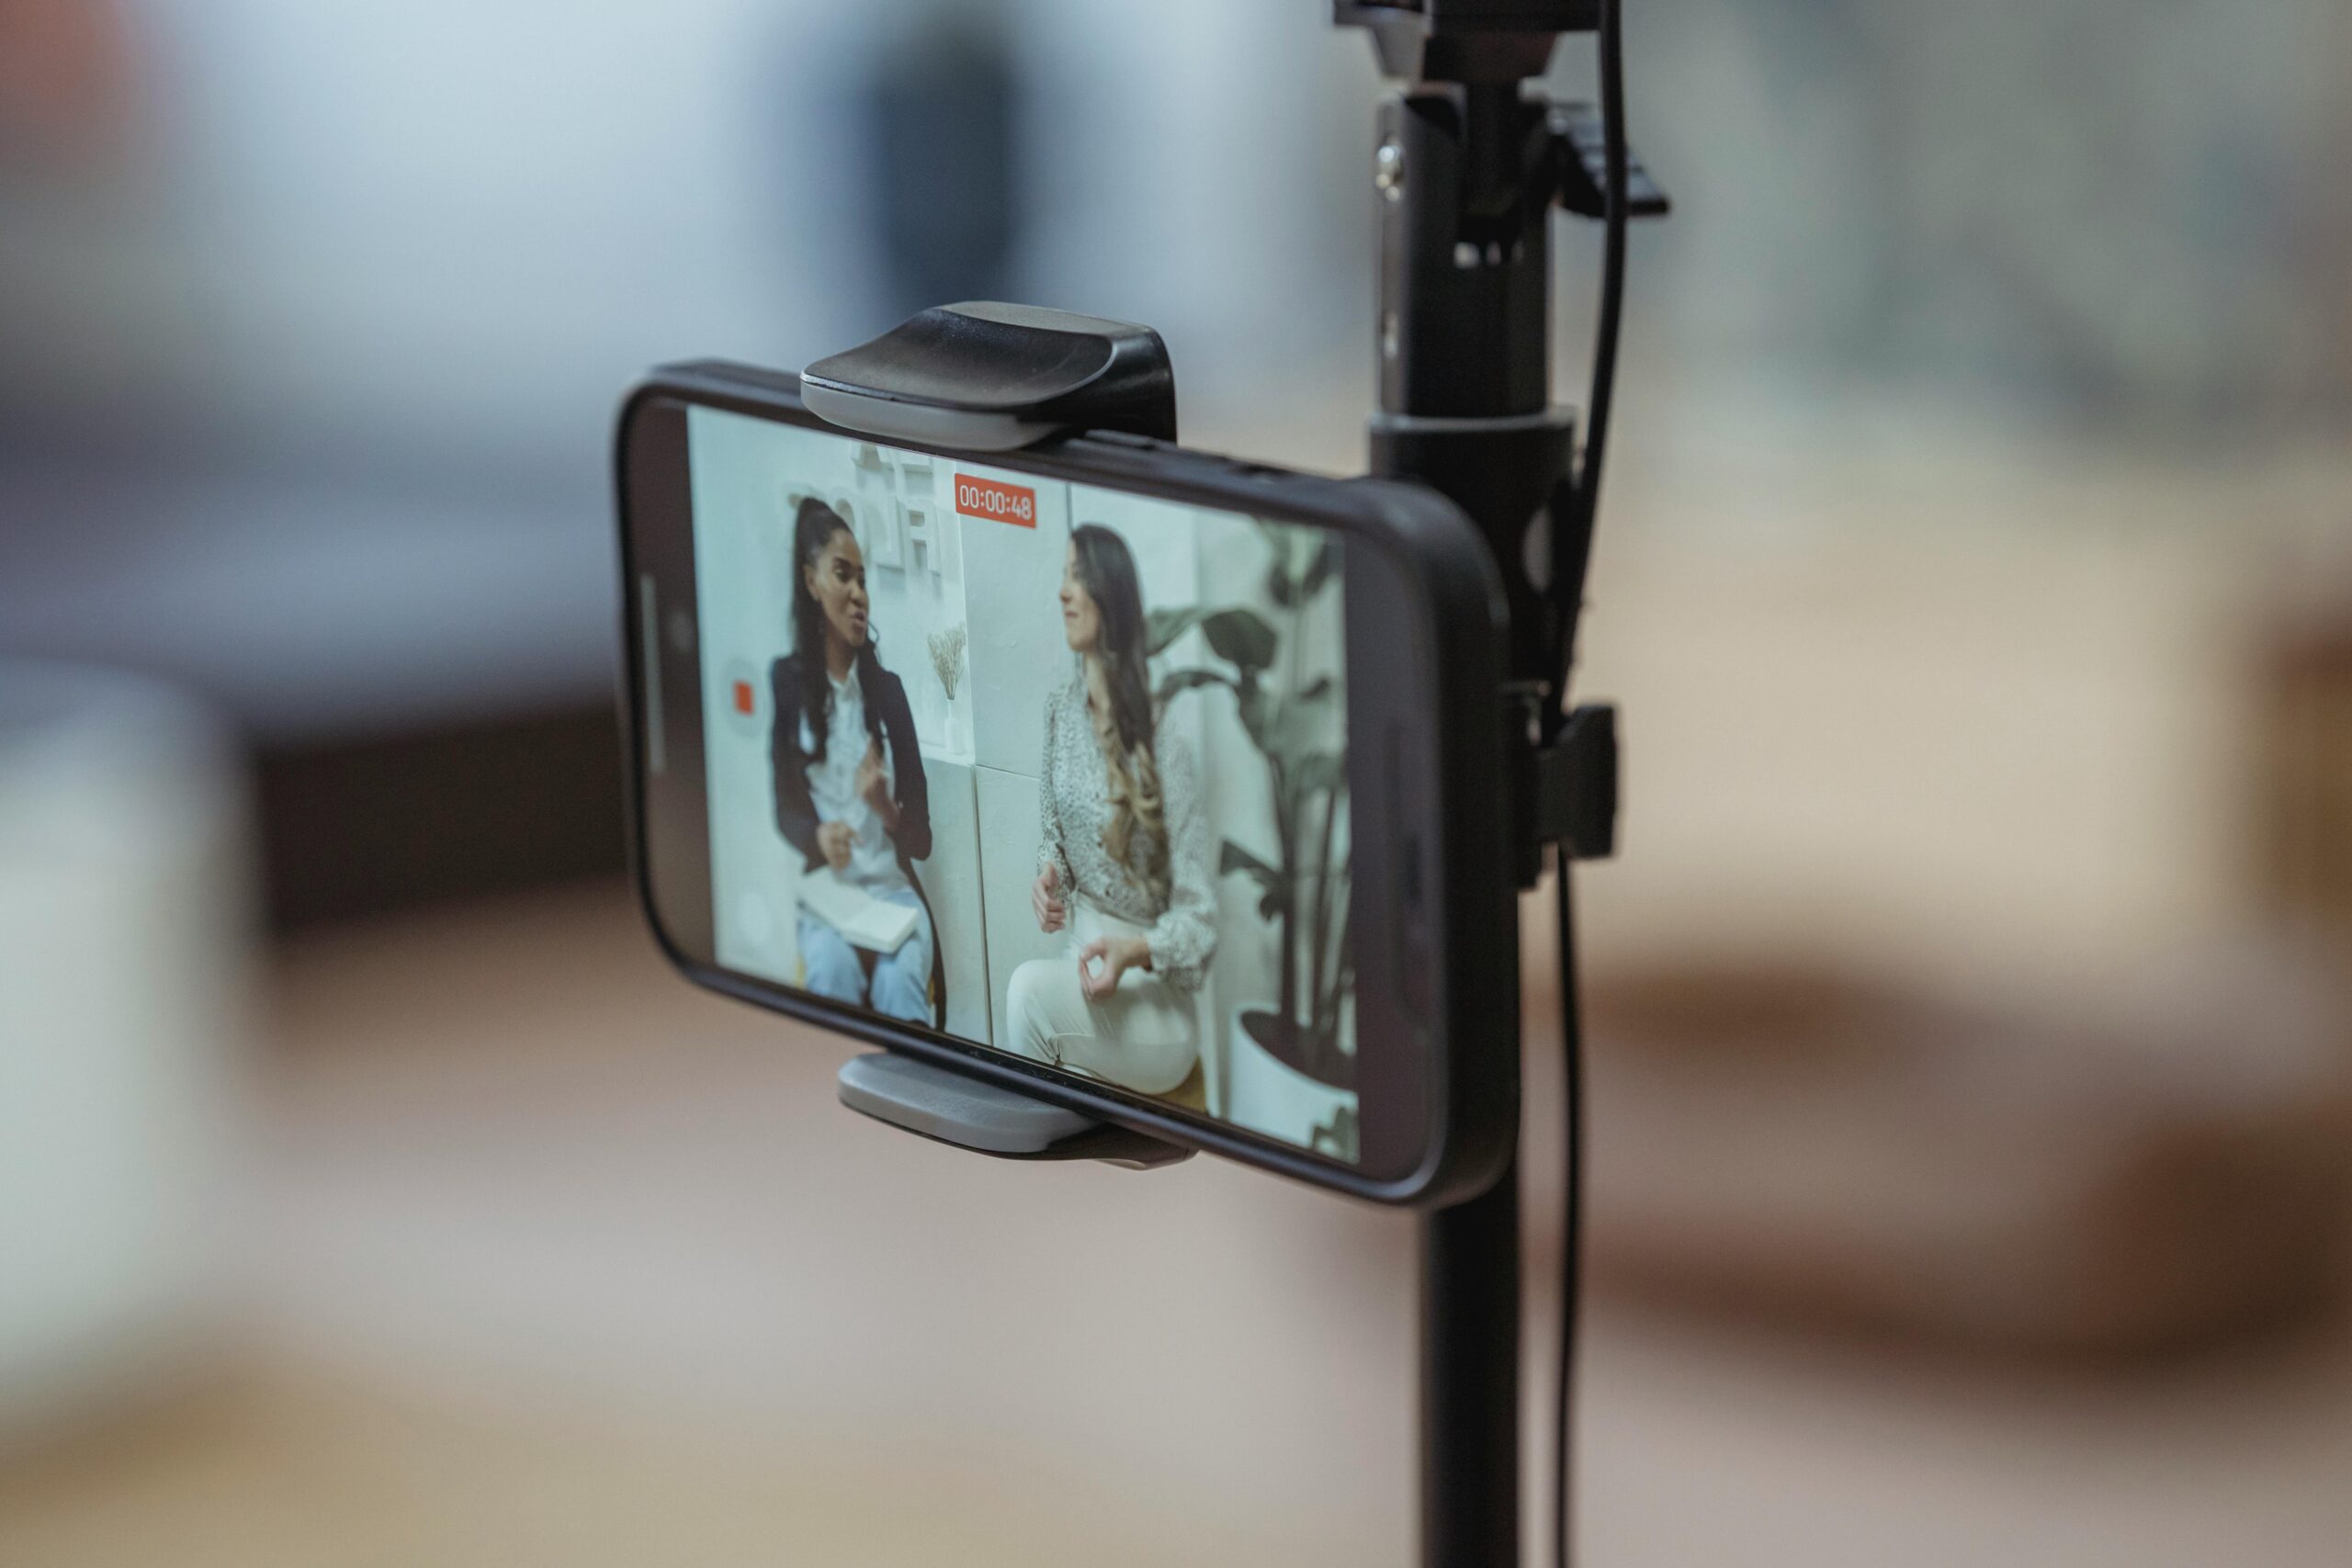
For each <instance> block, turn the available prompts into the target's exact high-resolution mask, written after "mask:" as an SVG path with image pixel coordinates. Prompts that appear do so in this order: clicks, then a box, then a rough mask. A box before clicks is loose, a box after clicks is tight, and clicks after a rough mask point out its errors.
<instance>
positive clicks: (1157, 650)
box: [1143, 604, 1208, 657]
mask: <svg viewBox="0 0 2352 1568" xmlns="http://www.w3.org/2000/svg"><path fill="white" fill-rule="evenodd" d="M1207 613H1208V612H1207V611H1205V610H1203V609H1202V608H1201V607H1200V606H1199V605H1197V604H1187V605H1184V606H1183V607H1182V608H1181V609H1170V610H1151V611H1148V612H1146V613H1145V615H1144V618H1143V623H1144V627H1143V641H1144V651H1145V652H1147V653H1149V654H1151V655H1153V656H1154V657H1157V656H1159V654H1162V653H1165V652H1167V651H1168V645H1169V644H1170V643H1172V642H1174V641H1175V640H1176V639H1177V638H1178V637H1182V636H1183V635H1184V634H1185V633H1186V632H1188V631H1191V630H1192V629H1193V627H1194V626H1198V625H1200V623H1201V618H1202V617H1203V616H1204V615H1206V614H1207Z"/></svg>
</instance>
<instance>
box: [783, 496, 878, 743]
mask: <svg viewBox="0 0 2352 1568" xmlns="http://www.w3.org/2000/svg"><path fill="white" fill-rule="evenodd" d="M849 532H850V525H849V524H848V523H847V522H845V521H843V520H842V514H841V513H838V512H836V511H834V510H833V509H832V508H831V507H830V506H828V505H826V504H825V503H824V502H821V501H819V500H818V499H817V498H816V497H815V496H813V495H812V496H810V497H809V498H808V499H807V500H805V501H803V502H801V503H800V509H799V510H798V511H797V512H796V513H793V517H792V656H793V658H794V659H795V660H797V661H798V663H799V666H800V687H801V691H802V692H803V693H804V695H803V697H802V699H801V704H802V706H803V707H805V708H807V709H808V710H809V729H810V731H811V732H812V733H813V734H814V735H815V737H816V743H815V744H814V745H813V746H812V747H810V748H809V761H812V762H821V761H824V760H825V745H826V742H827V741H828V740H829V739H831V734H832V728H833V683H832V682H831V680H829V679H827V678H826V677H827V672H826V669H825V607H824V606H823V605H822V604H818V603H817V596H816V595H815V594H814V593H811V592H809V568H810V567H812V566H815V565H816V564H817V558H818V557H819V556H820V555H822V554H824V553H825V547H826V546H827V545H830V544H831V543H832V542H833V536H834V535H836V534H847V533H849ZM881 675H882V666H881V664H880V662H879V661H878V660H876V659H875V657H874V630H873V622H872V621H871V620H868V622H867V623H866V633H865V647H864V648H861V649H858V650H857V683H858V687H859V689H860V690H862V691H863V692H864V693H865V732H866V734H868V735H870V736H872V737H873V738H874V739H877V740H878V739H881V738H882V715H881V709H880V707H879V705H877V704H876V702H875V700H874V694H875V693H876V690H878V689H879V687H880V685H881Z"/></svg>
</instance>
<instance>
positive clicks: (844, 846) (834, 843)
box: [817, 822, 857, 871]
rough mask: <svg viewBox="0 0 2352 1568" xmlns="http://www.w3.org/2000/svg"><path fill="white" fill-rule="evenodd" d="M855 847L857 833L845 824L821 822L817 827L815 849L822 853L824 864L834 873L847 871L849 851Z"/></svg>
mask: <svg viewBox="0 0 2352 1568" xmlns="http://www.w3.org/2000/svg"><path fill="white" fill-rule="evenodd" d="M856 847H857V833H856V831H855V829H852V828H851V827H850V825H849V824H848V823H846V822H821V823H819V824H818V826H817V848H818V849H819V850H820V851H821V852H823V853H824V856H825V863H826V864H827V865H830V866H831V867H832V868H833V869H834V870H835V871H847V870H848V869H849V855H850V851H852V850H854V849H855V848H856Z"/></svg>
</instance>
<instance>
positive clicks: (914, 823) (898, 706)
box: [768, 656, 931, 882]
mask: <svg viewBox="0 0 2352 1568" xmlns="http://www.w3.org/2000/svg"><path fill="white" fill-rule="evenodd" d="M862 664H863V668H862V669H860V670H859V671H858V685H859V689H860V691H861V692H862V693H863V694H864V696H865V729H866V733H867V734H868V735H873V736H878V737H880V738H881V739H884V740H886V741H888V743H889V747H890V766H891V777H890V793H891V795H893V796H895V797H896V798H897V800H898V802H899V829H898V831H897V832H895V833H893V834H892V835H891V836H890V842H891V845H892V847H893V848H895V849H896V850H897V851H898V852H899V869H901V870H903V871H904V872H905V873H906V874H907V880H908V881H909V882H913V881H914V879H915V874H914V865H913V863H914V862H916V861H919V860H929V859H930V858H931V794H930V787H929V786H928V785H927V784H924V782H923V776H922V750H920V749H919V748H918V747H917V745H916V742H915V715H914V709H912V708H911V707H910V706H908V705H907V688H906V684H905V682H901V681H900V680H899V678H898V677H897V676H896V675H893V674H891V673H890V671H888V670H885V669H883V668H882V666H881V664H880V663H879V662H878V661H877V660H873V659H867V660H863V661H862ZM817 679H818V680H820V681H822V680H824V679H825V672H824V671H822V670H820V671H817ZM768 687H769V691H770V693H771V694H773V696H774V697H775V702H774V704H773V705H771V707H770V709H769V711H770V712H771V713H773V714H774V715H775V728H774V729H773V730H772V731H771V732H770V733H769V738H768V756H769V759H770V761H772V763H773V765H774V767H775V823H776V826H777V827H778V828H779V829H782V830H783V832H784V836H785V838H786V840H789V841H790V842H791V844H792V846H793V847H794V848H795V849H797V850H798V851H799V852H801V853H802V854H803V855H804V856H806V857H807V858H808V863H809V867H810V868H811V869H813V868H815V867H817V866H820V865H822V864H823V863H825V852H823V851H822V850H820V849H819V848H818V847H817V805H816V802H815V801H814V800H813V799H811V798H810V796H809V753H808V752H807V751H805V750H802V749H801V745H800V721H801V718H802V716H804V713H805V714H806V716H807V717H808V718H809V726H810V728H815V725H816V716H815V714H814V713H813V712H809V711H808V709H809V702H808V695H807V694H808V691H809V683H808V682H807V681H806V680H805V679H804V678H803V675H802V672H801V669H800V660H799V659H798V658H797V657H796V656H787V657H786V658H783V659H779V660H776V661H775V665H774V666H773V667H772V668H771V669H770V670H769V671H768Z"/></svg>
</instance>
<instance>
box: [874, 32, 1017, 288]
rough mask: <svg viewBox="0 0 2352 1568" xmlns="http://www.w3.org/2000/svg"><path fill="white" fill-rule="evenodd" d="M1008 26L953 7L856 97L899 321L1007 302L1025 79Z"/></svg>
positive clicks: (895, 50) (883, 281) (886, 50)
mask: <svg viewBox="0 0 2352 1568" xmlns="http://www.w3.org/2000/svg"><path fill="white" fill-rule="evenodd" d="M1012 50H1013V40H1012V38H1011V36H1010V26H1009V24H1008V23H1007V22H1006V20H1005V18H1004V15H1003V13H1002V12H1001V11H999V10H997V9H995V8H993V7H990V8H989V9H986V10H973V9H970V8H967V7H958V8H956V10H955V11H954V12H953V13H952V14H941V15H938V16H936V17H935V18H934V19H933V20H931V21H929V22H927V23H925V24H922V25H919V26H916V27H913V28H907V29H904V30H901V31H899V32H898V33H897V34H896V35H895V36H894V37H893V38H892V39H890V40H889V41H888V43H886V44H885V45H884V46H883V47H882V48H881V49H880V50H879V51H877V52H876V54H875V55H874V57H873V65H872V73H871V75H870V76H869V77H868V78H867V80H866V82H865V85H864V86H863V89H862V90H861V91H860V93H859V95H858V103H859V109H860V113H861V117H862V118H863V120H864V125H865V163H866V167H865V175H866V188H867V189H868V190H870V191H872V192H873V193H874V206H873V209H872V221H873V224H874V239H875V244H876V250H877V252H878V254H879V258H880V260H881V263H882V276H880V277H879V278H877V279H876V283H877V285H878V288H879V291H880V293H881V294H882V295H883V297H884V302H885V303H886V304H887V305H888V306H889V307H890V314H891V318H892V319H893V320H897V319H899V318H902V317H905V316H910V315H912V314H913V313H914V312H916V311H917V310H922V309H924V308H925V307H927V306H932V305H940V304H947V303H951V302H953V301H955V300H958V299H1007V298H1010V297H1012V293H1013V292H1014V290H1013V289H1012V288H1011V287H1010V284H1011V271H1012V256H1013V252H1014V248H1015V243H1016V241H1017V240H1018V238H1019V232H1020V227H1021V202H1022V199H1023V191H1022V188H1021V184H1022V182H1021V175H1020V168H1019V146H1018V141H1019V134H1020V131H1019V126H1020V119H1021V108H1022V103H1021V96H1022V79H1021V73H1020V71H1019V69H1018V67H1017V63H1016V62H1015V61H1014V59H1013V53H1012Z"/></svg>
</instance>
